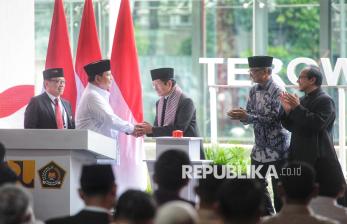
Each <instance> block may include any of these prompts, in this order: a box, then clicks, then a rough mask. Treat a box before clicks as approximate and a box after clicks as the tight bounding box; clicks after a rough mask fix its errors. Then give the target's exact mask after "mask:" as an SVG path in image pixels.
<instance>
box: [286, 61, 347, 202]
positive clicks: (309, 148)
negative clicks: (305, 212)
mask: <svg viewBox="0 0 347 224" xmlns="http://www.w3.org/2000/svg"><path fill="white" fill-rule="evenodd" d="M322 80H323V75H322V73H321V71H320V69H319V67H317V66H312V65H311V66H308V67H306V68H304V69H303V70H302V71H301V72H300V75H299V78H298V81H297V83H298V84H299V90H300V91H301V92H304V93H305V96H303V97H301V98H300V99H299V97H298V96H297V95H293V94H289V93H283V94H281V97H280V101H281V104H282V107H283V110H282V112H281V121H282V124H283V126H284V127H285V128H286V129H288V130H289V131H290V132H291V133H292V135H291V141H290V154H289V160H294V161H304V162H306V163H308V164H310V165H312V166H313V167H315V166H317V164H319V163H320V162H321V161H329V162H331V163H333V164H334V163H335V164H337V167H338V168H339V169H338V171H337V172H339V175H341V176H342V178H343V173H342V169H341V166H340V165H339V161H338V158H337V155H336V151H335V148H334V141H333V134H332V132H333V125H334V121H335V118H336V108H335V103H334V101H333V99H332V98H331V97H330V96H329V95H328V94H326V93H325V92H324V91H323V90H322V88H321V85H322ZM342 119H343V118H342ZM324 175H326V173H319V172H317V176H320V177H321V178H325V177H324ZM318 183H319V181H318ZM344 200H345V201H341V202H342V203H343V204H346V196H345V198H344Z"/></svg>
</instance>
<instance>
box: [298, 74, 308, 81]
mask: <svg viewBox="0 0 347 224" xmlns="http://www.w3.org/2000/svg"><path fill="white" fill-rule="evenodd" d="M304 78H305V79H310V78H309V77H308V76H306V75H302V76H299V77H298V80H301V79H304Z"/></svg>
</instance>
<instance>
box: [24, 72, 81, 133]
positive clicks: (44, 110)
mask: <svg viewBox="0 0 347 224" xmlns="http://www.w3.org/2000/svg"><path fill="white" fill-rule="evenodd" d="M43 79H44V82H43V84H44V88H45V92H44V93H42V94H41V95H38V96H35V97H33V98H32V99H31V100H30V102H29V104H28V106H27V108H26V110H25V115H24V128H34V129H74V128H75V123H74V119H73V116H72V112H71V105H70V103H69V102H68V101H67V100H64V99H63V98H62V97H61V95H62V94H63V93H64V88H65V79H64V71H63V69H62V68H51V69H47V70H44V71H43Z"/></svg>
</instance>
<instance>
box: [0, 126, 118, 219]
mask: <svg viewBox="0 0 347 224" xmlns="http://www.w3.org/2000/svg"><path fill="white" fill-rule="evenodd" d="M0 141H1V142H2V143H3V144H4V145H5V147H6V149H7V156H6V159H7V160H8V163H9V165H10V167H11V168H13V169H14V170H15V172H16V173H17V174H18V175H19V177H20V180H21V182H22V183H23V184H24V185H25V186H26V187H28V188H29V190H30V191H32V193H33V199H34V213H35V215H36V217H37V218H38V219H40V220H47V219H49V218H53V217H58V216H65V215H73V214H75V213H76V212H78V211H79V210H80V209H82V208H83V206H84V203H83V201H82V200H81V199H80V197H79V194H78V189H79V187H80V184H79V179H80V173H81V168H82V165H84V164H90V163H96V162H97V160H98V159H108V160H115V159H116V142H115V140H114V139H111V138H109V137H106V136H104V135H101V134H98V133H96V132H93V131H90V130H72V129H69V130H54V129H0Z"/></svg>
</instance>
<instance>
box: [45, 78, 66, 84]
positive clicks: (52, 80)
mask: <svg viewBox="0 0 347 224" xmlns="http://www.w3.org/2000/svg"><path fill="white" fill-rule="evenodd" d="M49 81H50V82H54V83H55V84H59V85H61V84H63V85H65V83H66V82H65V80H61V79H50V80H49Z"/></svg>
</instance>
